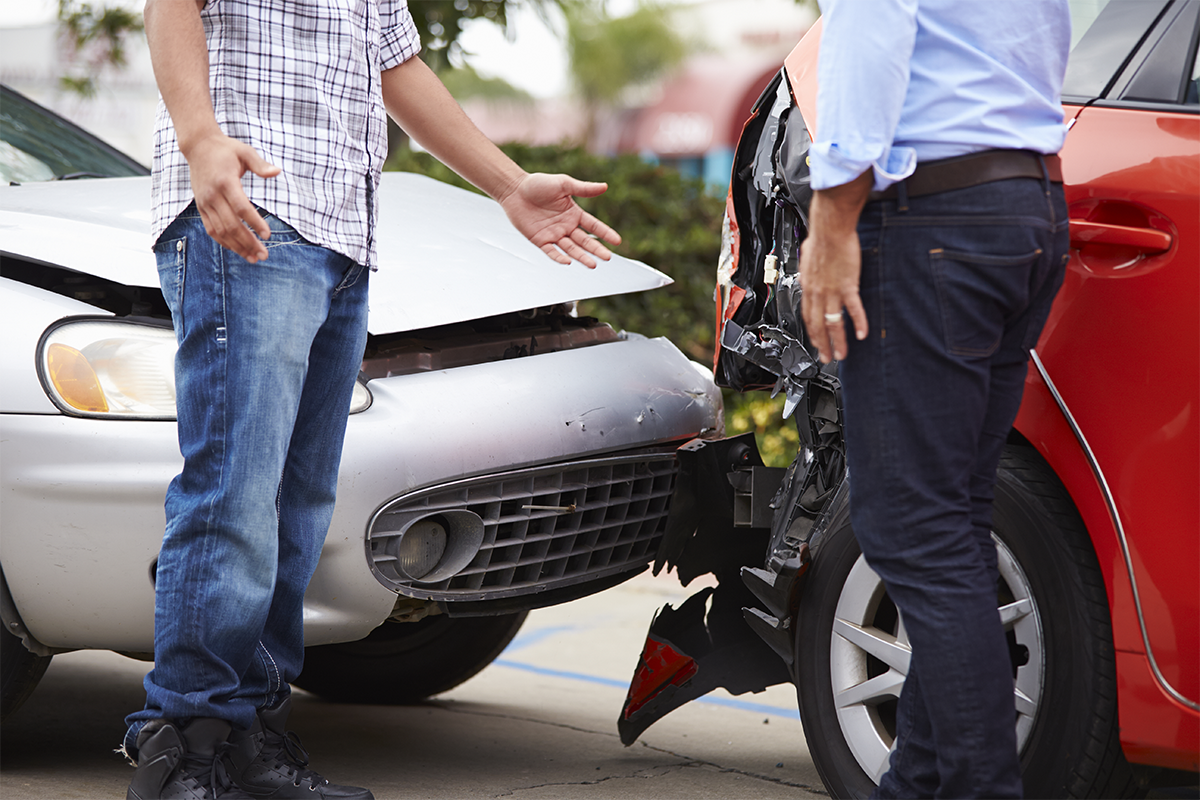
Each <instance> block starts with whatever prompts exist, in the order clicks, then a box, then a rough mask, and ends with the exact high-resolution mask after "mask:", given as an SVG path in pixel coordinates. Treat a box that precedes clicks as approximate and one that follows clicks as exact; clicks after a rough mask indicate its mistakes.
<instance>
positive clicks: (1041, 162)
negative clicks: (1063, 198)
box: [1034, 153, 1050, 197]
mask: <svg viewBox="0 0 1200 800" xmlns="http://www.w3.org/2000/svg"><path fill="white" fill-rule="evenodd" d="M1034 155H1036V156H1037V160H1038V166H1039V167H1041V168H1042V191H1044V192H1045V193H1046V197H1049V196H1050V169H1049V167H1047V166H1046V157H1045V156H1044V155H1042V154H1041V153H1035V154H1034Z"/></svg>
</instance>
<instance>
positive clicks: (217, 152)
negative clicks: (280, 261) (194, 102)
mask: <svg viewBox="0 0 1200 800" xmlns="http://www.w3.org/2000/svg"><path fill="white" fill-rule="evenodd" d="M184 155H185V156H186V158H187V162H188V168H189V171H190V173H191V178H192V191H193V193H194V194H195V195H196V208H197V210H198V211H199V212H200V218H201V219H202V220H204V230H206V231H207V232H208V235H209V236H211V237H212V238H213V239H215V240H216V242H217V244H219V245H221V246H222V247H227V248H229V249H230V250H232V251H233V252H235V253H237V254H238V255H240V256H241V257H242V258H244V259H246V260H247V261H249V262H250V263H251V264H253V263H256V262H258V261H262V260H263V259H265V258H266V257H267V248H266V246H265V245H263V243H262V241H261V240H264V239H269V238H271V229H270V227H269V226H268V225H267V223H266V221H265V220H263V218H262V217H261V216H260V215H259V213H258V211H257V210H256V209H255V208H254V205H253V204H252V203H251V202H250V200H249V199H248V198H247V197H246V193H245V191H243V189H242V176H243V175H245V174H246V172H247V171H250V172H253V173H254V174H255V175H258V176H259V177H260V178H273V177H275V176H276V175H278V174H279V167H277V166H275V165H274V164H269V163H267V162H266V161H265V160H264V159H263V157H262V156H260V155H259V154H258V151H257V150H255V149H254V148H253V147H251V146H250V145H248V144H245V143H244V142H239V141H237V140H236V139H232V138H230V137H228V136H226V135H225V134H223V133H214V134H211V135H209V136H206V137H204V138H203V139H201V140H199V141H198V142H193V143H190V146H189V147H188V150H187V152H186V153H184ZM247 226H249V227H247ZM255 234H257V236H255Z"/></svg>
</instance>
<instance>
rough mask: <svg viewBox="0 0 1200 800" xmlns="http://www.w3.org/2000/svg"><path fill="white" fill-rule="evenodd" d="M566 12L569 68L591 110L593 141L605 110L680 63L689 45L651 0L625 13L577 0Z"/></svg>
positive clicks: (588, 133)
mask: <svg viewBox="0 0 1200 800" xmlns="http://www.w3.org/2000/svg"><path fill="white" fill-rule="evenodd" d="M564 13H565V14H566V19H567V34H566V45H567V63H568V69H569V70H570V73H571V82H572V84H573V86H574V90H575V93H576V94H577V95H578V97H579V99H580V100H581V101H582V102H583V105H584V109H585V112H586V114H587V123H586V133H585V137H586V140H587V141H589V142H590V141H592V139H593V137H594V134H595V129H596V119H597V116H598V115H599V113H600V112H601V110H602V109H604V108H606V107H613V106H616V105H618V104H619V101H620V100H621V98H622V96H623V95H624V94H625V92H626V91H627V90H628V89H630V88H631V87H635V86H639V85H644V84H647V83H649V82H651V81H653V80H655V79H656V78H659V77H661V76H662V75H663V74H664V73H666V72H669V71H670V70H671V69H673V68H674V67H676V66H678V65H679V63H680V62H682V61H683V59H684V57H685V56H686V55H687V53H688V45H687V43H686V42H684V40H683V39H682V38H681V37H680V36H679V34H677V33H676V32H675V28H674V27H673V26H672V25H671V24H670V20H669V18H668V15H667V13H666V12H665V11H664V10H663V9H662V8H660V7H659V6H655V5H651V4H649V3H643V4H642V5H639V6H638V8H637V9H636V10H635V11H634V12H633V13H632V14H629V15H628V16H624V17H612V16H610V15H609V14H608V12H607V10H606V9H605V8H604V5H603V4H602V3H572V4H569V5H567V6H565V7H564Z"/></svg>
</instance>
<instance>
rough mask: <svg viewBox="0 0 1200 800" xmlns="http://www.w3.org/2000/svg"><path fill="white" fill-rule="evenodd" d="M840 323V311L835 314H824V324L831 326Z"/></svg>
mask: <svg viewBox="0 0 1200 800" xmlns="http://www.w3.org/2000/svg"><path fill="white" fill-rule="evenodd" d="M841 321H842V312H840V311H839V312H838V313H836V314H826V315H825V322H826V323H827V324H829V325H832V324H833V323H835V322H841Z"/></svg>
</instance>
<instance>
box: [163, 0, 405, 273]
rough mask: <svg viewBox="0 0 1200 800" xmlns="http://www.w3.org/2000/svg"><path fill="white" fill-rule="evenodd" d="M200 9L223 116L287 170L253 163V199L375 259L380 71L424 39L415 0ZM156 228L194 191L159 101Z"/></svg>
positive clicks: (216, 103) (382, 125)
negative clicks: (257, 168)
mask: <svg viewBox="0 0 1200 800" xmlns="http://www.w3.org/2000/svg"><path fill="white" fill-rule="evenodd" d="M201 18H202V19H203V21H204V33H205V37H206V38H207V40H208V59H209V85H210V87H211V89H212V98H213V109H214V111H215V112H216V116H217V123H218V124H219V125H220V126H221V129H222V130H223V131H224V132H225V133H226V134H228V135H229V136H231V137H233V138H235V139H238V140H239V141H242V142H245V143H247V144H249V145H252V146H253V147H254V148H255V149H256V150H258V152H259V154H260V155H261V156H262V157H263V158H265V159H266V160H267V161H268V162H270V163H272V164H275V165H277V166H279V167H280V168H281V169H282V172H281V173H280V174H279V175H278V176H276V177H274V178H268V179H264V178H259V177H258V176H256V175H254V174H253V173H250V172H248V173H246V175H245V176H244V177H243V178H242V186H243V187H244V188H245V190H246V194H247V196H248V197H249V198H250V201H251V202H253V203H255V204H257V205H259V206H261V207H263V208H265V209H267V210H268V211H270V212H271V213H273V214H275V215H276V216H277V217H279V218H280V219H282V220H283V221H284V222H286V223H288V224H289V225H291V226H292V227H294V228H295V229H296V230H297V231H299V233H300V234H301V235H302V236H304V237H305V238H306V239H308V240H309V241H312V242H314V243H316V244H319V245H322V246H324V247H328V248H329V249H331V250H334V251H336V252H338V253H341V254H343V255H345V256H348V257H350V258H352V259H354V260H355V261H356V262H357V263H359V264H371V265H373V264H374V261H375V253H374V236H373V231H374V228H375V219H376V210H375V203H374V195H375V189H376V187H377V186H378V185H379V175H380V172H381V170H382V169H383V162H384V159H385V158H386V157H387V117H386V111H385V109H384V106H383V95H382V91H381V89H380V72H381V71H382V70H386V69H389V68H391V67H394V66H396V65H398V64H401V63H403V62H404V61H406V60H407V59H409V58H411V57H413V56H415V55H416V54H417V53H418V52H419V50H420V47H421V43H420V39H419V37H418V34H417V31H416V27H415V26H414V25H413V20H412V15H411V14H410V13H409V10H408V3H407V0H209V2H208V4H207V5H206V6H205V8H204V10H203V12H201ZM152 184H153V192H152V194H153V206H154V229H153V238H154V240H157V239H158V237H159V235H161V234H162V232H163V230H164V229H166V227H167V226H168V225H169V224H171V222H172V221H173V220H174V219H175V217H176V216H178V215H179V213H180V212H181V211H183V210H184V208H186V207H187V205H188V204H189V203H190V202H191V201H192V199H193V194H192V187H191V180H190V178H189V173H188V165H187V161H186V160H185V159H184V157H183V154H182V153H180V152H179V143H178V141H177V139H176V136H175V128H174V125H173V124H172V123H171V117H170V115H169V114H168V113H167V110H166V107H165V106H164V105H163V103H162V100H161V99H160V100H159V104H158V117H157V125H156V130H155V136H154V174H153V179H152Z"/></svg>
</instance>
